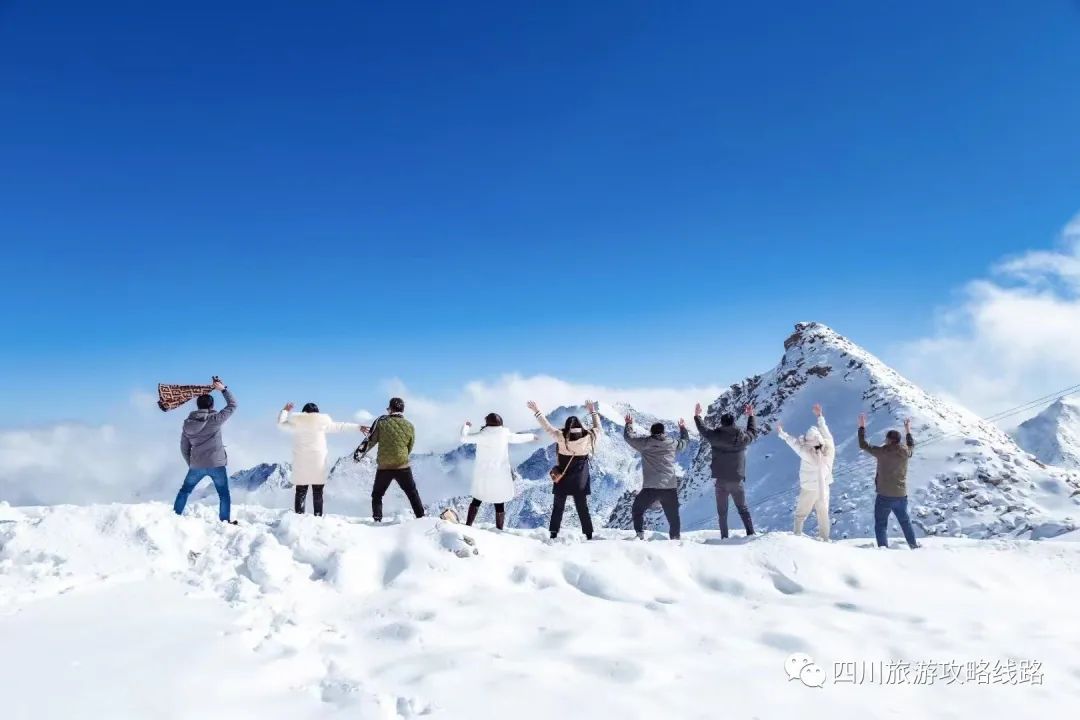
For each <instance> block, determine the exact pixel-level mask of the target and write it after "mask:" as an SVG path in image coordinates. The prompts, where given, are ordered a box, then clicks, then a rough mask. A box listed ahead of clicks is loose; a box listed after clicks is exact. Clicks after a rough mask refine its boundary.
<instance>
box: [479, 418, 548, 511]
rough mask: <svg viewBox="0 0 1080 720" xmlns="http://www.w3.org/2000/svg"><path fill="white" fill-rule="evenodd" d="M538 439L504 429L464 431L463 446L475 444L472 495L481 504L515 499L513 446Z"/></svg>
mask: <svg viewBox="0 0 1080 720" xmlns="http://www.w3.org/2000/svg"><path fill="white" fill-rule="evenodd" d="M534 440H536V436H535V435H533V434H531V433H513V432H510V431H509V430H507V429H506V428H504V427H484V428H482V429H480V430H479V431H478V432H469V426H468V425H465V426H463V427H462V428H461V443H462V444H463V445H468V444H473V445H476V462H474V463H473V480H472V491H471V494H472V496H473V497H474V498H476V499H477V500H479V501H480V502H486V503H505V502H510V501H511V500H513V499H514V475H513V472H512V471H511V469H510V446H511V445H518V444H521V443H528V442H532V441H534Z"/></svg>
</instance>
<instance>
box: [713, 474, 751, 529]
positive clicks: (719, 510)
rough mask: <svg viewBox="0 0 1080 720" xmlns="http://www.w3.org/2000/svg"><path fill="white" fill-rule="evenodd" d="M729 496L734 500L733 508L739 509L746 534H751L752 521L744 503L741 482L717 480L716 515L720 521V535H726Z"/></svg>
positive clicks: (744, 491) (748, 509)
mask: <svg viewBox="0 0 1080 720" xmlns="http://www.w3.org/2000/svg"><path fill="white" fill-rule="evenodd" d="M729 497H730V498H731V499H732V500H734V501H735V509H736V510H738V511H739V517H740V518H742V522H743V527H745V528H746V534H747V535H753V534H754V522H753V521H752V520H751V519H750V508H749V507H747V505H746V488H744V487H743V484H742V483H741V482H718V483H716V517H717V519H718V520H719V521H720V537H727V536H728V524H727V513H728V498H729Z"/></svg>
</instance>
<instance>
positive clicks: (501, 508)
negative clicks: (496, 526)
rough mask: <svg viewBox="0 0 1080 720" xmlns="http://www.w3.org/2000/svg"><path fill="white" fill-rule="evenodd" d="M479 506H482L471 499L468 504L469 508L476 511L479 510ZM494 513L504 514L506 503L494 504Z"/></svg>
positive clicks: (474, 499) (477, 501)
mask: <svg viewBox="0 0 1080 720" xmlns="http://www.w3.org/2000/svg"><path fill="white" fill-rule="evenodd" d="M481 505H483V503H481V502H480V501H479V500H477V499H476V498H473V499H472V502H471V503H469V507H471V508H476V509H477V510H479V509H480V506H481ZM495 512H497V513H501V512H506V503H495Z"/></svg>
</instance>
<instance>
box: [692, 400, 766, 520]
mask: <svg viewBox="0 0 1080 720" xmlns="http://www.w3.org/2000/svg"><path fill="white" fill-rule="evenodd" d="M743 411H744V412H745V413H746V430H740V429H739V428H738V427H736V426H735V416H734V415H732V414H731V413H724V414H723V415H721V416H720V427H718V428H710V427H708V426H707V425H706V424H705V421H704V420H702V419H701V403H698V404H697V406H696V407H695V408H694V424H695V425H697V429H698V432H699V433H701V437H702V438H703V439H704V440H705V441H706V442H707V443H709V447H710V448H711V449H712V476H713V481H714V482H715V483H716V517H717V520H719V522H720V537H721V538H726V537H727V536H728V522H727V518H728V498H731V499H732V500H734V501H735V509H736V510H738V511H739V517H740V518H742V522H743V527H745V528H746V534H747V535H753V534H754V522H753V520H751V518H750V507H749V506H748V505H747V504H746V487H745V483H746V448H748V447H750V443H752V442H754V438H756V437H757V421H756V420H755V419H754V406H753V405H747V406H746V407H745V408H744V409H743Z"/></svg>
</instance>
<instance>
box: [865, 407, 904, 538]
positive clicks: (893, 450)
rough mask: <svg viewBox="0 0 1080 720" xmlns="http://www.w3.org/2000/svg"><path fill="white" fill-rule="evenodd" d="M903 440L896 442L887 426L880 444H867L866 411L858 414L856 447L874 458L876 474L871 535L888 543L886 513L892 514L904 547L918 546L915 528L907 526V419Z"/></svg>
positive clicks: (895, 433) (896, 432)
mask: <svg viewBox="0 0 1080 720" xmlns="http://www.w3.org/2000/svg"><path fill="white" fill-rule="evenodd" d="M904 435H905V436H906V437H905V442H904V444H903V445H901V444H900V431H899V430H890V431H889V432H887V433H885V444H884V445H871V444H870V443H868V442H867V441H866V414H865V413H864V414H862V415H859V448H860V449H861V450H862V451H863V452H867V453H870V454H871V455H873V456H874V457H875V458H876V459H877V474H876V475H875V476H874V487H875V489H876V490H877V496H876V497H875V498H874V535H875V537H876V539H877V544H878V547H882V548H887V547H889V536H888V529H889V513H892V514H893V515H896V521H897V522H898V523H900V530H902V531H903V533H904V539H905V540H907V544H908V547H910V548H911V549H912V550H914V549H915V548H917V547H919V543H918V542H917V541H916V540H915V529H914V528H913V527H912V526H911V516H909V515H908V498H907V471H908V461H909V460H911V456H912V455H914V454H915V438H913V437H912V436H911V420H905V421H904Z"/></svg>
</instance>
